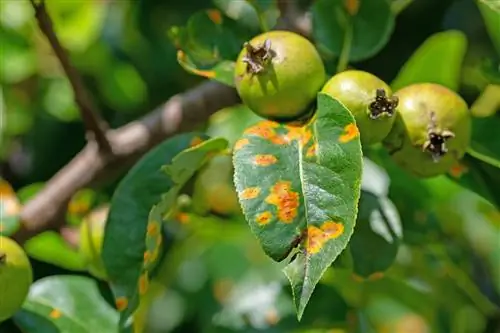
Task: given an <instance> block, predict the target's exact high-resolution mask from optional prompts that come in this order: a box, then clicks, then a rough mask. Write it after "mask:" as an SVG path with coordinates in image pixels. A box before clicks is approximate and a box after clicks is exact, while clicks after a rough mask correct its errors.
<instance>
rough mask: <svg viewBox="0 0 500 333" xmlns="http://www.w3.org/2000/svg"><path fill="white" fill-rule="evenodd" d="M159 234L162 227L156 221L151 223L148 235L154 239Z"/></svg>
mask: <svg viewBox="0 0 500 333" xmlns="http://www.w3.org/2000/svg"><path fill="white" fill-rule="evenodd" d="M159 233H160V225H159V223H158V222H156V221H151V222H149V224H148V231H147V235H148V236H149V237H154V236H156V235H158V234H159Z"/></svg>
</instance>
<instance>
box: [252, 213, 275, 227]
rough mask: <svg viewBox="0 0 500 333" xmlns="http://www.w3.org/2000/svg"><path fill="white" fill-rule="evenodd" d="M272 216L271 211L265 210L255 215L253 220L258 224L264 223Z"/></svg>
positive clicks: (269, 220)
mask: <svg viewBox="0 0 500 333" xmlns="http://www.w3.org/2000/svg"><path fill="white" fill-rule="evenodd" d="M272 217H273V215H272V214H271V212H268V211H266V212H263V213H260V214H259V215H257V217H256V218H255V221H257V223H258V224H260V225H265V224H268V223H269V222H271V219H272Z"/></svg>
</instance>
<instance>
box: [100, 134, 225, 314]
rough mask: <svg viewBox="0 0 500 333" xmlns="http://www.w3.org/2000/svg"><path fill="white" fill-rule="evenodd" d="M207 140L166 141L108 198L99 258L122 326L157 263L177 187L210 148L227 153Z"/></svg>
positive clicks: (189, 136) (193, 136)
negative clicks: (166, 171)
mask: <svg viewBox="0 0 500 333" xmlns="http://www.w3.org/2000/svg"><path fill="white" fill-rule="evenodd" d="M205 139H207V136H206V135H204V134H200V133H189V134H183V135H178V136H176V137H173V138H170V139H168V140H166V141H165V142H163V143H162V144H160V145H159V146H157V147H156V148H155V149H153V150H151V151H150V152H149V153H148V154H146V155H145V156H144V157H143V158H142V159H141V160H140V161H139V162H138V163H137V164H136V165H135V166H134V167H133V168H132V169H131V170H130V171H129V172H128V174H127V175H126V176H125V177H124V178H123V180H122V181H121V182H120V184H119V185H118V187H117V189H116V191H115V193H114V195H113V197H112V200H111V209H110V212H109V216H108V221H107V222H106V229H105V236H104V243H103V250H102V258H103V262H104V265H105V267H106V272H107V273H108V276H109V278H110V281H111V286H112V289H113V292H114V294H115V298H116V302H117V308H118V309H119V310H120V311H123V312H122V316H121V321H122V322H123V320H124V319H126V318H127V317H128V316H130V315H131V314H132V313H133V312H134V310H135V309H136V308H137V306H138V302H139V297H140V294H142V293H143V292H145V291H146V290H141V289H144V288H145V287H146V286H147V281H148V274H149V273H150V272H151V271H152V270H153V269H154V268H155V266H156V264H157V263H158V260H159V259H160V258H161V255H160V253H161V251H162V247H161V246H162V241H163V236H162V234H161V232H162V226H161V224H160V223H161V222H162V221H163V219H164V218H165V214H164V213H165V211H167V210H169V209H171V208H172V207H173V206H174V204H175V199H177V195H178V192H179V190H180V187H182V184H181V183H180V182H181V181H187V180H188V179H189V178H190V177H191V176H192V175H193V174H194V172H195V171H196V170H197V168H199V167H200V165H199V164H197V163H198V162H199V161H198V159H200V158H201V156H203V158H206V155H207V154H208V153H209V152H211V151H213V149H215V148H217V149H224V148H225V146H224V145H223V144H222V143H221V141H220V140H215V141H214V140H211V141H206V142H203V140H205ZM221 140H222V141H224V140H223V139H221ZM214 142H215V143H214ZM224 142H225V141H224ZM214 145H215V147H214ZM190 147H192V148H190ZM198 147H199V148H198ZM207 147H208V148H212V150H207V149H208V148H207ZM221 147H222V148H221ZM198 149H199V150H198ZM184 151H185V153H184V154H183V153H182V152H184ZM178 154H179V155H178ZM203 162H205V159H203ZM171 163H173V165H170V164H171ZM165 164H168V165H170V166H169V167H168V170H169V171H170V172H171V175H167V174H166V173H165V172H164V171H162V166H163V165H165ZM164 193H167V194H166V196H165V197H164V198H163V199H162V195H163V194H164ZM160 200H161V202H160ZM158 202H160V204H158V205H157V203H158ZM155 205H156V206H155ZM152 207H153V208H152Z"/></svg>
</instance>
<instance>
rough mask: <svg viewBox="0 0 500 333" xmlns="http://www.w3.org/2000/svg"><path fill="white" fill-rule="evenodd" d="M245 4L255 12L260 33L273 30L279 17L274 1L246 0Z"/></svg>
mask: <svg viewBox="0 0 500 333" xmlns="http://www.w3.org/2000/svg"><path fill="white" fill-rule="evenodd" d="M246 2H248V3H250V5H251V6H252V7H253V8H254V9H255V11H256V12H257V15H258V17H259V26H260V30H261V31H263V32H266V31H269V30H270V29H272V28H274V26H275V25H276V23H277V21H278V18H279V16H280V11H279V9H278V5H277V2H276V0H246Z"/></svg>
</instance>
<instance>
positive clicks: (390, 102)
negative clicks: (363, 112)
mask: <svg viewBox="0 0 500 333" xmlns="http://www.w3.org/2000/svg"><path fill="white" fill-rule="evenodd" d="M398 103H399V98H398V97H397V96H392V97H387V94H386V92H385V90H384V89H382V88H379V89H377V93H376V96H375V100H374V101H373V102H371V103H370V106H369V110H370V113H369V116H370V118H371V119H377V118H378V117H380V116H381V115H383V114H387V115H388V116H390V117H392V116H393V115H394V111H395V110H396V107H397V106H398Z"/></svg>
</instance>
